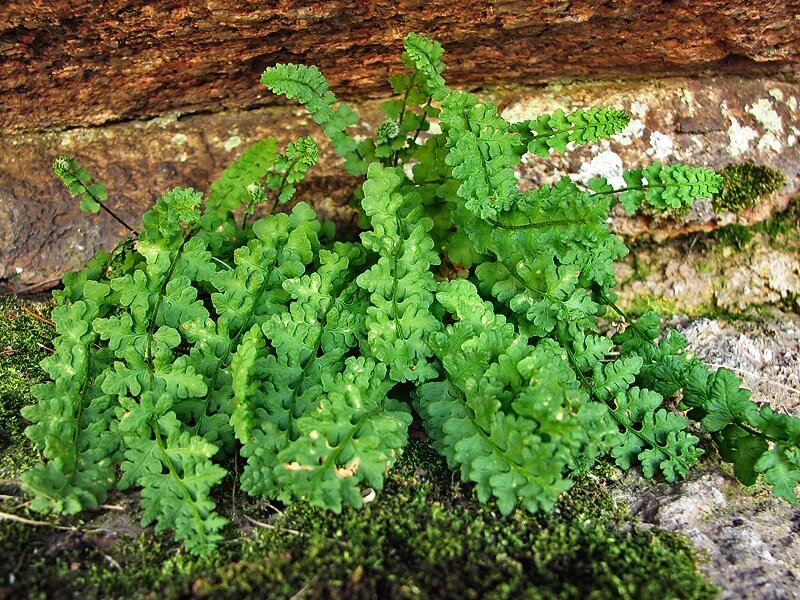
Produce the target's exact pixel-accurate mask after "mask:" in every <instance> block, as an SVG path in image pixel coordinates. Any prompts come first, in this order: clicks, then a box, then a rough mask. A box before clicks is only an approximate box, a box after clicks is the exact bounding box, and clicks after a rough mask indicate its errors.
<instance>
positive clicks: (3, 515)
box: [0, 511, 81, 531]
mask: <svg viewBox="0 0 800 600" xmlns="http://www.w3.org/2000/svg"><path fill="white" fill-rule="evenodd" d="M0 519H3V520H6V521H14V522H16V523H22V524H23V525H37V526H43V527H52V528H53V529H61V530H63V531H80V530H81V529H80V527H74V526H72V527H67V526H64V525H55V524H53V523H47V522H46V521H34V520H32V519H26V518H24V517H20V516H17V515H12V514H11V513H7V512H2V511H0Z"/></svg>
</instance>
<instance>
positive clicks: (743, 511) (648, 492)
mask: <svg viewBox="0 0 800 600" xmlns="http://www.w3.org/2000/svg"><path fill="white" fill-rule="evenodd" d="M671 325H672V326H676V327H677V328H678V330H679V331H681V332H682V333H683V334H684V335H685V336H686V337H687V339H688V340H689V348H690V350H692V351H694V352H696V353H697V355H698V356H699V357H700V358H701V359H702V360H704V361H705V362H707V363H710V364H711V365H713V366H714V367H715V368H716V367H720V366H725V367H727V368H729V369H732V370H734V371H735V372H736V373H737V374H738V375H739V376H741V377H743V378H744V380H745V384H746V385H747V386H748V387H750V388H751V389H752V390H753V399H754V400H756V401H757V402H769V403H770V404H771V405H772V406H773V407H775V408H777V409H778V410H788V411H792V412H793V413H794V414H800V363H798V354H800V322H799V321H798V320H797V318H796V317H791V316H787V315H784V316H783V318H782V319H781V320H780V321H765V322H763V323H746V322H741V321H737V322H725V321H719V320H711V319H696V320H686V319H678V320H675V321H673V323H672V324H671ZM612 492H613V494H614V496H615V498H616V499H617V500H618V501H620V502H623V503H624V504H626V505H627V506H629V507H630V509H631V511H632V512H633V513H634V514H635V515H637V516H638V517H639V518H640V519H641V520H642V521H643V522H644V523H650V524H653V525H655V526H657V527H660V528H662V529H668V530H671V531H676V532H679V533H682V534H685V535H687V536H688V537H689V539H690V540H691V541H692V543H693V545H694V547H695V548H696V549H697V550H698V551H700V552H701V553H702V559H703V560H702V562H701V563H700V568H701V569H702V570H703V571H705V572H706V574H707V575H708V576H709V578H711V580H712V581H714V583H716V584H717V585H718V586H720V588H721V589H722V593H721V595H720V597H721V598H722V599H725V600H733V599H735V598H758V599H770V600H778V599H780V600H783V599H789V598H797V589H798V584H800V536H799V535H798V531H800V528H798V522H799V521H800V511H798V510H797V509H796V508H793V507H792V506H790V505H789V504H788V503H787V502H784V501H783V500H780V499H778V498H775V497H774V496H773V495H772V494H771V493H770V492H767V491H766V489H765V488H764V487H763V485H762V484H757V485H756V486H753V488H751V489H749V490H748V489H745V488H744V487H742V485H741V484H740V483H739V482H737V481H736V479H735V478H734V477H733V475H732V474H731V473H730V472H729V471H728V470H727V467H721V466H718V465H715V464H713V463H711V464H706V465H705V466H704V467H703V468H702V469H700V470H698V471H696V472H694V473H692V474H691V475H690V477H689V478H687V479H686V480H683V481H679V482H676V483H675V484H672V485H671V484H668V483H665V482H653V481H651V480H645V479H644V478H643V477H642V476H641V475H640V473H639V472H638V471H637V470H635V469H634V470H631V471H628V472H626V473H625V474H624V475H622V478H621V480H620V481H619V482H618V483H617V484H616V485H615V486H614V487H613V488H612Z"/></svg>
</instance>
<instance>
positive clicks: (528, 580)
mask: <svg viewBox="0 0 800 600" xmlns="http://www.w3.org/2000/svg"><path fill="white" fill-rule="evenodd" d="M612 471H613V470H612ZM612 471H610V470H609V469H608V467H607V465H603V466H601V467H600V468H599V469H597V470H596V471H595V473H592V474H590V475H587V476H586V477H585V478H584V479H583V480H581V481H579V482H578V483H577V484H576V486H575V488H574V489H573V490H572V491H571V492H570V493H569V494H567V495H566V496H565V497H564V499H563V500H562V501H561V502H560V503H559V504H558V506H557V508H556V510H555V511H554V512H553V513H552V514H550V515H545V516H541V517H531V516H530V515H528V514H527V513H525V512H524V511H517V512H515V513H513V514H512V515H509V516H507V517H503V516H501V515H500V514H499V513H498V512H497V509H496V507H494V506H493V505H491V504H489V505H478V504H477V503H476V502H474V500H473V499H472V493H471V490H470V489H469V488H468V487H464V486H461V485H460V484H458V483H455V479H454V477H453V476H452V474H451V473H450V472H449V470H448V469H447V468H446V466H445V465H444V463H443V461H442V460H441V459H440V458H439V457H438V455H437V454H436V453H435V452H434V451H433V450H432V449H431V448H430V447H429V446H428V445H427V444H425V443H422V442H412V443H411V444H410V446H409V448H408V451H407V452H406V454H405V455H404V457H403V458H402V460H401V462H400V463H399V465H398V466H397V468H396V469H395V470H394V472H393V473H392V474H391V475H390V477H389V479H388V485H387V488H386V489H385V490H384V491H383V492H381V493H380V494H379V495H378V496H377V498H376V499H375V500H374V501H373V502H371V503H369V504H367V506H366V507H365V508H364V509H362V510H360V511H356V510H345V511H344V512H343V513H342V514H341V515H334V514H331V513H325V512H322V511H320V510H318V509H312V508H309V507H308V506H305V505H296V506H292V507H290V508H288V509H286V510H285V511H283V512H280V513H278V512H276V511H275V510H273V509H271V508H269V506H268V505H266V504H265V503H258V502H246V503H245V504H242V503H241V502H242V499H241V498H240V499H239V500H238V501H237V509H236V511H235V512H234V511H233V508H232V506H230V504H229V506H228V513H229V514H233V515H234V517H233V520H234V521H235V523H236V528H234V527H230V528H229V529H228V532H227V533H228V535H229V541H228V542H227V543H226V544H224V545H223V546H222V549H221V551H220V552H219V553H217V554H214V555H212V556H210V557H206V558H203V559H197V558H192V557H189V556H187V555H185V554H183V553H181V552H180V551H179V549H178V547H177V546H176V545H174V544H173V543H172V542H170V541H168V542H162V541H159V539H158V536H155V535H154V534H153V532H152V530H146V531H144V532H141V531H139V530H137V529H136V528H132V527H130V526H126V527H122V528H121V531H122V533H118V534H114V533H109V530H114V529H115V528H114V527H109V521H108V518H106V520H103V518H104V517H103V515H100V517H97V518H96V519H95V520H94V521H92V522H90V523H88V524H87V525H86V526H85V527H86V530H87V531H90V533H84V534H74V533H70V534H65V533H64V532H58V531H54V530H50V529H47V528H38V529H37V528H33V527H24V526H20V525H17V524H3V525H0V532H2V535H3V538H2V539H3V540H4V541H3V542H2V543H0V552H2V555H0V564H2V565H6V566H4V567H0V571H6V572H4V573H2V574H0V575H1V576H2V581H4V582H7V581H8V575H9V573H8V571H11V572H13V574H14V584H13V585H11V586H10V587H8V588H7V589H6V591H7V592H8V593H9V594H10V595H12V596H13V595H14V594H17V595H29V596H31V597H37V596H38V597H49V596H51V595H63V596H69V595H79V596H81V597H126V598H127V597H157V598H184V597H189V596H192V597H198V598H286V597H291V596H294V595H295V594H298V593H299V592H301V591H303V597H304V598H383V597H392V598H588V599H592V598H598V599H601V598H711V597H714V595H715V588H714V587H713V586H711V585H710V584H709V583H708V582H707V581H706V580H705V579H704V578H703V577H701V576H700V575H699V574H698V572H697V571H696V569H695V565H694V562H693V555H692V552H691V551H690V550H689V549H688V547H687V545H686V543H685V541H684V540H683V539H682V538H680V537H678V536H676V535H674V534H670V533H666V532H660V531H654V530H644V529H639V528H638V527H636V526H635V525H632V524H631V523H629V522H627V521H628V519H629V517H627V515H626V514H625V513H624V512H623V511H622V510H621V509H620V508H618V507H617V506H616V505H615V504H614V503H613V501H612V500H611V498H610V495H609V493H608V491H607V490H605V484H604V482H605V481H606V480H605V479H603V478H605V477H607V476H608V475H609V474H610V473H611V472H612ZM244 515H248V516H250V517H251V518H252V519H254V521H250V520H248V519H247V518H245V516H244ZM116 519H117V520H120V519H122V521H123V522H124V519H123V518H122V517H121V516H118V517H116ZM111 523H113V520H112V521H111ZM92 529H99V531H96V532H94V533H91V530H92ZM116 529H119V528H118V527H117V528H116ZM13 539H16V540H24V544H22V545H20V544H18V543H12V542H11V541H10V540H13ZM2 591H3V590H1V589H0V593H2Z"/></svg>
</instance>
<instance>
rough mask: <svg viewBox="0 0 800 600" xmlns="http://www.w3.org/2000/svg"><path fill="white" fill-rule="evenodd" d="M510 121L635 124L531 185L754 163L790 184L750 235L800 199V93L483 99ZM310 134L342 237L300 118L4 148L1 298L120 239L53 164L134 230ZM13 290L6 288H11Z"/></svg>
mask: <svg viewBox="0 0 800 600" xmlns="http://www.w3.org/2000/svg"><path fill="white" fill-rule="evenodd" d="M483 96H484V97H486V98H489V99H491V100H493V101H495V102H496V103H497V104H498V105H499V106H500V108H501V109H502V111H503V114H504V115H505V116H506V117H507V118H508V119H510V120H520V119H524V118H530V117H532V116H536V115H539V114H541V113H543V112H550V111H553V110H555V109H556V108H564V109H565V110H570V109H575V108H578V107H588V106H592V105H611V106H616V107H618V108H621V109H624V110H626V111H627V112H629V113H630V114H631V115H632V117H633V121H632V124H631V125H630V126H629V128H628V130H626V131H625V132H623V133H622V134H620V135H618V136H616V137H615V138H614V139H612V140H610V141H603V142H601V143H600V144H595V145H592V146H588V147H583V148H579V149H576V150H575V151H574V152H571V153H569V154H567V155H554V156H552V157H551V159H549V160H547V161H540V160H538V159H535V157H530V160H528V161H527V162H526V163H525V164H522V165H520V168H519V172H520V177H521V181H522V185H523V186H530V185H533V184H537V183H545V182H552V181H554V180H555V179H557V178H558V177H561V176H563V175H565V174H568V173H577V174H578V175H579V176H580V177H582V178H588V177H591V176H593V175H604V176H607V177H610V178H612V179H613V178H614V177H615V176H619V174H620V173H621V169H622V167H623V165H624V166H625V167H626V168H631V167H637V166H642V165H644V164H646V163H648V162H651V161H653V160H661V161H663V162H667V163H668V162H674V161H678V160H680V161H684V162H687V163H693V164H698V165H706V166H710V167H713V168H722V167H724V166H725V165H727V164H728V163H730V162H733V161H736V162H739V161H746V160H751V161H756V162H759V163H764V164H768V165H769V166H772V167H775V168H777V169H780V170H781V171H783V172H784V173H785V174H786V177H787V183H786V185H785V186H784V188H783V189H782V190H781V191H780V192H779V193H777V194H776V195H775V196H774V197H772V198H769V199H765V201H764V202H762V203H761V204H760V205H759V207H757V210H754V211H751V213H750V214H745V215H740V218H742V219H743V222H752V221H757V220H760V219H764V218H767V217H769V216H770V215H771V214H774V213H776V212H778V211H780V210H782V209H783V208H785V206H786V204H787V202H788V200H789V198H791V197H792V196H793V195H795V194H797V192H798V187H800V179H799V178H798V174H800V139H799V138H800V130H798V129H797V128H796V126H795V125H794V124H795V123H796V122H797V121H798V120H799V119H800V109H799V107H798V102H800V84H789V83H785V82H780V81H771V80H765V81H761V82H759V81H753V80H742V79H740V78H732V77H727V78H725V77H718V78H712V79H705V80H699V79H685V78H676V79H666V80H657V81H637V82H608V81H606V82H575V83H571V84H553V85H549V86H546V87H544V88H539V87H537V88H529V87H519V86H517V87H514V88H502V89H496V90H493V91H491V92H485V93H484V94H483ZM379 104H380V102H379V101H366V102H361V103H358V104H355V105H354V106H355V108H356V109H357V110H358V112H359V113H360V114H361V116H362V118H363V119H364V121H365V123H366V124H365V125H364V127H363V129H362V133H367V132H368V131H369V129H370V128H374V127H375V126H376V125H377V124H378V123H380V122H381V121H382V120H383V118H382V115H381V113H380V110H379ZM309 134H310V135H313V136H314V137H315V138H316V139H317V140H318V141H319V143H320V145H321V159H320V164H319V165H318V166H317V167H315V168H314V169H313V171H312V174H311V178H310V180H309V181H308V183H307V184H306V185H304V186H303V188H302V189H301V191H300V193H299V194H298V195H299V196H300V197H302V198H304V199H307V200H309V201H310V202H311V203H312V204H313V205H314V206H315V207H316V208H317V209H318V210H319V211H320V213H321V214H322V216H324V217H326V218H333V219H334V220H336V221H338V222H339V224H340V225H342V224H348V223H349V222H350V221H351V220H352V217H353V215H352V212H351V211H350V210H349V209H348V208H347V207H346V202H347V199H348V198H349V196H350V193H351V192H352V190H353V188H354V186H356V185H358V180H357V179H355V178H352V177H348V176H347V175H345V174H344V171H343V169H341V168H340V166H339V165H340V162H341V161H339V160H338V159H337V158H336V157H334V156H333V155H332V153H331V150H330V148H329V146H328V145H327V144H326V143H325V141H324V140H323V139H322V135H321V132H320V131H319V129H318V127H316V125H315V124H314V123H313V121H312V120H311V119H309V118H308V116H307V115H306V113H305V112H304V110H303V109H302V108H297V107H273V108H268V109H259V110H254V111H247V112H226V113H217V114H204V115H192V116H186V117H180V116H179V115H172V116H165V117H160V118H157V119H153V120H149V121H130V122H126V123H120V124H116V125H111V126H107V127H95V128H76V129H70V130H66V131H61V132H54V131H51V132H45V133H31V134H6V135H2V136H0V285H4V287H5V288H6V289H7V290H13V289H20V288H25V287H26V286H29V285H32V284H36V283H39V282H43V281H46V280H51V279H53V278H57V277H59V276H61V275H62V274H63V273H64V272H66V271H69V270H73V269H77V268H79V267H81V266H82V265H83V264H85V262H86V261H87V260H88V259H89V258H90V257H91V256H92V255H93V254H94V252H95V251H97V250H98V249H102V248H106V249H108V248H111V247H113V246H114V244H115V243H116V241H117V240H119V239H120V237H121V236H123V235H124V231H122V230H121V229H120V228H119V227H118V226H117V224H116V223H115V222H113V221H112V220H111V219H108V218H107V217H106V216H105V215H103V214H100V215H97V216H90V215H86V214H83V213H81V212H80V211H79V210H78V206H77V202H75V201H74V200H72V199H70V198H69V195H68V193H67V192H66V190H65V189H64V188H63V187H62V186H61V184H60V182H59V181H58V180H57V179H56V178H55V176H54V175H53V174H52V171H51V164H52V162H53V160H54V159H55V158H56V157H57V156H59V155H61V154H70V155H72V156H74V157H75V158H77V159H78V161H79V162H80V163H81V164H82V165H84V166H86V167H87V168H88V169H89V171H90V172H91V173H92V174H93V175H94V177H95V178H96V179H97V180H99V181H103V182H104V183H106V184H107V186H108V188H109V192H110V195H111V197H110V201H109V204H110V205H111V206H112V207H113V208H114V210H116V211H118V212H119V213H120V214H121V215H122V216H123V218H125V219H126V220H127V221H129V222H131V223H138V222H139V219H140V218H141V215H142V213H143V212H144V211H145V210H146V209H147V208H148V207H149V206H150V205H152V203H153V202H154V201H155V200H156V198H157V197H158V196H159V195H161V194H163V193H164V192H166V191H168V190H169V189H171V188H172V187H175V186H183V187H195V188H196V189H200V190H205V189H207V186H208V184H209V182H210V181H211V180H212V179H213V178H215V177H216V176H217V175H218V174H219V172H220V171H221V170H222V169H223V168H224V167H225V166H226V165H227V164H228V163H229V162H230V161H231V160H233V159H234V158H236V157H237V156H238V155H239V154H240V153H241V151H242V150H243V149H244V148H245V147H247V145H249V144H250V143H252V142H254V141H256V140H258V139H261V138H263V137H266V136H269V135H275V136H277V137H278V138H279V140H280V142H281V144H283V143H285V142H286V141H288V140H290V139H293V138H295V137H297V136H300V135H309ZM734 218H735V217H734V216H733V215H730V214H728V215H721V216H720V215H714V213H713V212H712V211H711V209H710V206H709V204H708V203H705V204H701V205H700V206H699V208H698V209H697V210H695V211H694V212H693V213H692V214H691V215H690V216H689V217H688V218H687V219H684V220H682V221H654V220H651V219H650V220H648V219H641V218H637V219H628V218H624V217H622V216H620V217H618V218H616V219H615V221H614V224H613V226H614V228H615V229H616V230H617V231H618V232H620V233H621V234H623V235H625V236H626V237H628V238H636V237H650V238H654V239H656V240H659V239H664V238H667V237H670V236H674V235H679V234H681V233H686V232H687V231H694V230H702V229H713V228H715V227H718V226H720V225H724V224H727V223H729V222H731V221H732V220H733V219H734ZM3 282H5V283H3Z"/></svg>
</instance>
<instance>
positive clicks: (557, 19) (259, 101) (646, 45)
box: [0, 0, 800, 132]
mask: <svg viewBox="0 0 800 600" xmlns="http://www.w3.org/2000/svg"><path fill="white" fill-rule="evenodd" d="M799 15H800V5H798V4H797V3H796V2H789V3H787V2H783V1H781V0H762V1H760V2H751V1H750V0H677V1H674V0H672V1H670V0H623V1H619V2H601V1H599V0H575V1H572V2H564V1H561V2H534V3H529V2H515V1H512V0H500V1H497V2H491V3H486V2H478V1H476V0H466V1H465V0H460V1H455V0H434V1H432V2H428V3H425V4H420V3H419V2H416V1H413V0H400V1H396V0H395V1H393V2H388V1H386V0H378V1H371V2H346V1H344V0H331V1H327V2H319V1H314V2H308V1H305V0H281V1H280V2H270V3H265V4H262V5H260V6H252V5H246V6H244V5H242V4H241V3H238V2H234V1H233V0H215V1H214V2H204V3H197V2H189V1H187V0H170V1H169V2H155V1H153V0H149V1H147V2H130V1H128V0H109V1H107V2H102V3H97V2H93V1H92V0H78V1H74V0H72V1H66V0H48V1H44V0H28V1H25V2H5V3H3V4H2V6H0V65H2V72H3V78H2V80H0V131H6V132H8V131H38V130H41V129H42V128H46V127H72V126H80V125H98V124H103V123H108V122H113V121H119V120H124V119H129V118H132V117H143V116H155V115H160V114H163V113H165V112H168V111H182V112H198V111H217V110H220V109H223V108H227V109H231V108H246V107H253V106H258V105H264V104H266V103H271V102H273V99H271V98H269V97H268V95H266V94H264V90H263V88H262V87H261V86H260V85H259V84H258V78H259V75H260V74H261V72H262V71H263V69H264V68H265V67H266V66H269V65H271V64H274V63H276V62H304V63H308V64H316V65H319V66H320V67H321V68H322V69H323V72H325V73H326V75H327V76H328V77H329V78H330V80H331V81H332V82H333V83H334V87H335V88H337V89H340V90H351V91H350V94H351V95H353V96H358V97H362V98H363V97H364V96H365V95H369V94H380V95H384V94H385V92H386V90H387V86H386V84H385V80H386V75H387V74H389V73H390V72H392V71H395V70H397V69H398V68H400V64H401V63H400V50H401V48H402V38H403V37H404V36H405V34H406V33H408V32H409V31H417V32H420V33H426V34H428V35H430V36H432V37H435V38H436V39H438V40H439V41H440V42H442V44H443V45H444V46H445V48H446V50H447V52H448V64H449V65H450V69H449V77H450V80H451V82H452V83H454V84H459V85H486V84H497V83H508V82H513V83H537V82H544V81H552V80H560V79H564V78H572V77H593V78H597V77H636V78H639V77H642V76H651V75H652V76H662V77H663V76H666V75H693V74H700V73H706V74H707V73H730V74H737V75H740V74H744V75H761V76H763V75H766V74H775V73H781V72H783V73H787V74H788V76H789V77H791V76H792V75H791V74H792V73H793V72H795V71H796V68H797V65H798V61H799V60H800V29H798V27H797V18H798V16H799Z"/></svg>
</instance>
